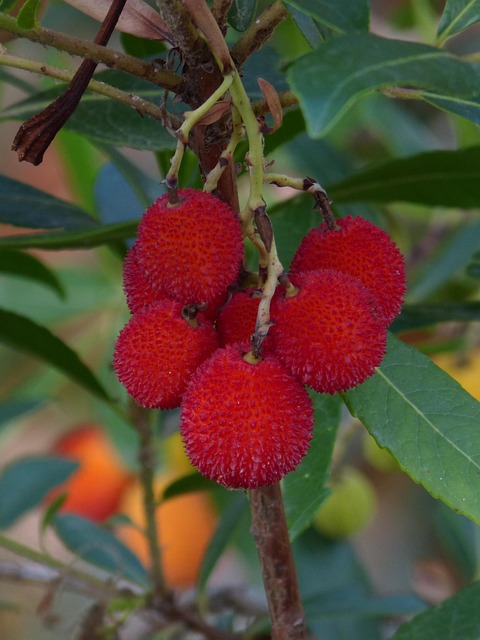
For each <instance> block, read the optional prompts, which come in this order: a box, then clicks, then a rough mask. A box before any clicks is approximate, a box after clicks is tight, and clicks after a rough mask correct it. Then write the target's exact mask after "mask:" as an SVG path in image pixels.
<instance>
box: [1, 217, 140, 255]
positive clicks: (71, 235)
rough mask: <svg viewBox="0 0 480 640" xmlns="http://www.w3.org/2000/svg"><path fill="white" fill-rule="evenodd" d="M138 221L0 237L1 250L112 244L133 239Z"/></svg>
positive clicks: (72, 247) (55, 249) (88, 246)
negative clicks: (92, 227) (3, 248)
mask: <svg viewBox="0 0 480 640" xmlns="http://www.w3.org/2000/svg"><path fill="white" fill-rule="evenodd" d="M137 226H138V220H134V221H129V222H119V223H117V224H106V225H103V226H97V227H96V228H94V229H85V230H78V231H65V232H59V233H50V232H48V233H47V232H45V233H35V234H26V235H18V236H17V235H16V236H4V237H0V248H2V247H8V248H10V249H47V250H54V251H57V250H58V249H87V248H91V247H99V246H100V245H103V244H110V243H111V242H115V241H116V240H126V239H127V238H133V237H134V236H135V234H136V232H137Z"/></svg>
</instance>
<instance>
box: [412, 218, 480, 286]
mask: <svg viewBox="0 0 480 640" xmlns="http://www.w3.org/2000/svg"><path fill="white" fill-rule="evenodd" d="M479 243H480V221H479V220H477V221H475V222H468V223H464V224H462V226H461V227H460V228H459V229H457V230H456V231H455V232H454V233H452V234H451V237H450V238H449V240H448V242H447V243H446V245H445V246H444V247H443V248H442V250H441V251H438V252H437V253H436V254H435V255H434V257H433V259H432V260H430V261H429V262H428V263H427V264H425V265H423V269H422V272H421V274H420V275H419V276H417V277H416V278H415V280H414V281H411V282H410V286H409V296H410V297H411V298H424V297H425V296H427V295H429V294H431V293H433V292H434V291H436V290H437V289H438V288H439V287H441V286H442V285H443V284H444V283H445V282H447V281H448V280H449V279H450V278H451V277H452V276H453V275H454V274H455V273H456V272H457V271H459V270H460V269H462V268H465V267H466V265H467V264H468V262H469V261H470V259H471V257H472V256H473V255H475V252H476V250H477V249H478V245H479Z"/></svg>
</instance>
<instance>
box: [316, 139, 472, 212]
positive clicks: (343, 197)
mask: <svg viewBox="0 0 480 640" xmlns="http://www.w3.org/2000/svg"><path fill="white" fill-rule="evenodd" d="M328 194H329V196H330V197H332V198H333V199H334V200H335V201H337V202H365V201H368V202H379V203H385V202H417V203H420V204H427V205H431V206H443V207H463V208H468V207H478V203H479V202H480V146H473V147H466V148H464V149H459V150H457V151H431V152H428V153H421V154H418V155H415V156H411V157H408V158H398V159H395V160H389V161H387V162H382V163H380V164H377V165H375V166H373V167H371V168H366V169H365V170H363V171H361V172H359V173H356V174H354V175H352V176H349V177H348V178H346V179H345V180H342V181H341V182H337V183H336V184H333V185H329V186H328Z"/></svg>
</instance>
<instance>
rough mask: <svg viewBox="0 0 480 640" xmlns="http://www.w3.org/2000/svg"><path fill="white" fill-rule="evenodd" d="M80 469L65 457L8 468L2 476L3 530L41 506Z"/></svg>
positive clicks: (0, 516)
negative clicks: (51, 493)
mask: <svg viewBox="0 0 480 640" xmlns="http://www.w3.org/2000/svg"><path fill="white" fill-rule="evenodd" d="M77 467H78V462H75V461H73V460H66V459H65V458H55V457H42V458H24V459H22V460H17V461H15V462H12V463H11V464H9V465H7V466H6V467H5V468H4V469H3V471H2V473H1V475H0V527H1V528H5V527H9V526H10V525H12V524H13V523H14V522H15V520H17V518H19V517H20V516H22V515H23V514H24V513H26V512H27V511H29V510H30V509H33V507H36V506H37V505H39V504H40V503H41V502H42V501H43V500H44V499H45V497H46V496H47V494H48V493H49V492H50V491H51V490H52V489H53V488H54V487H56V486H57V485H59V484H61V483H62V482H65V480H66V479H67V478H68V477H69V476H70V475H71V474H72V473H73V472H74V471H75V469H76V468H77Z"/></svg>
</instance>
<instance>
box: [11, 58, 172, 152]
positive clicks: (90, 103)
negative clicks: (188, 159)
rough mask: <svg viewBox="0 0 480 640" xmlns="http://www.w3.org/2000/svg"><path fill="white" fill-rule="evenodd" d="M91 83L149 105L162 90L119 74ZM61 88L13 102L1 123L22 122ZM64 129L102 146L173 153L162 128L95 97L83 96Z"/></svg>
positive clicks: (107, 73)
mask: <svg viewBox="0 0 480 640" xmlns="http://www.w3.org/2000/svg"><path fill="white" fill-rule="evenodd" d="M95 80H98V81H100V82H105V83H106V84H110V85H113V86H115V87H116V88H118V89H122V90H123V91H126V92H128V93H131V94H133V95H137V96H140V97H141V98H143V99H145V100H148V101H150V102H155V103H160V101H161V99H162V95H163V90H162V89H160V88H158V87H156V86H155V85H153V84H151V83H149V82H146V81H145V80H142V79H140V78H136V77H135V76H132V75H129V74H125V73H122V72H119V71H112V70H108V71H102V72H100V73H98V74H97V75H96V76H95ZM63 90H64V87H56V88H54V89H49V90H47V91H44V92H42V93H38V94H36V95H35V96H33V97H31V98H27V99H26V100H22V101H21V102H17V103H16V104H13V105H11V106H10V107H8V108H7V109H5V110H4V111H3V113H2V114H1V116H0V119H1V120H25V119H27V118H29V117H31V116H32V115H34V114H35V113H38V112H39V111H41V110H42V109H44V108H45V107H47V106H48V105H49V104H50V103H51V102H52V100H54V99H55V98H56V97H57V96H58V95H59V94H60V93H62V91H63ZM65 128H66V129H69V130H70V131H75V132H76V133H80V134H82V135H85V136H88V137H89V138H92V139H93V140H98V141H99V142H102V143H104V144H110V145H113V146H117V147H131V148H134V149H148V150H150V151H156V150H158V149H173V148H174V147H175V140H174V138H173V137H172V136H170V134H169V133H168V132H167V131H166V129H164V127H163V126H162V124H161V123H160V122H159V121H158V120H155V119H153V118H151V117H150V116H144V117H142V116H140V115H139V114H138V113H137V112H136V111H135V110H134V109H132V108H131V107H129V106H126V105H124V104H121V103H120V102H117V101H115V100H111V99H109V98H106V97H105V96H101V95H100V94H98V93H86V94H85V95H84V96H83V97H82V100H81V102H80V104H79V105H78V107H77V108H76V109H75V112H74V114H73V115H72V117H71V118H69V120H68V121H67V123H66V124H65Z"/></svg>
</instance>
